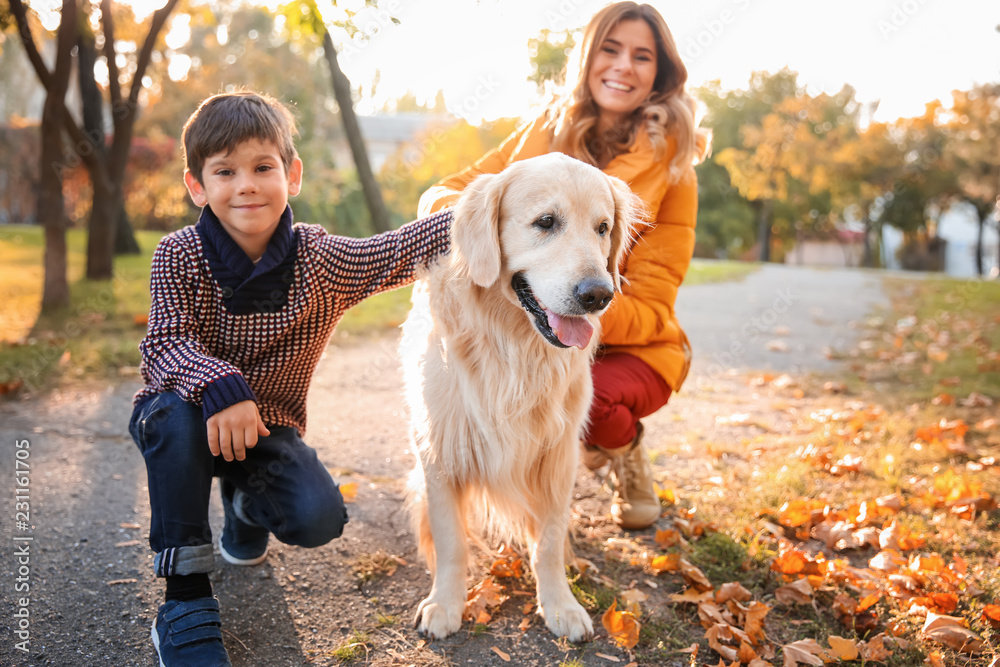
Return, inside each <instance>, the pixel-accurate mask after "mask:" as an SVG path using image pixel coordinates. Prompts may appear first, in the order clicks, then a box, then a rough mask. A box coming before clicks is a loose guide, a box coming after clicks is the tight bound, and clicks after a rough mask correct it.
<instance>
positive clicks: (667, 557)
mask: <svg viewBox="0 0 1000 667" xmlns="http://www.w3.org/2000/svg"><path fill="white" fill-rule="evenodd" d="M680 567H681V556H680V554H664V555H662V556H656V557H655V558H653V560H652V561H650V563H649V569H650V570H652V571H653V573H654V574H659V573H660V572H674V571H676V570H679V569H680Z"/></svg>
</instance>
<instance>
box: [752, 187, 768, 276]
mask: <svg viewBox="0 0 1000 667" xmlns="http://www.w3.org/2000/svg"><path fill="white" fill-rule="evenodd" d="M754 208H756V209H757V240H758V241H759V242H760V261H762V262H770V261H771V201H770V200H767V201H755V202H754Z"/></svg>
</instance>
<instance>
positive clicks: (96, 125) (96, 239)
mask: <svg viewBox="0 0 1000 667" xmlns="http://www.w3.org/2000/svg"><path fill="white" fill-rule="evenodd" d="M96 61H97V49H96V46H95V44H94V35H93V33H91V32H90V28H89V26H86V25H83V26H81V28H80V34H79V38H78V40H77V73H78V78H79V81H80V98H81V100H82V107H83V133H84V135H85V136H86V139H87V141H88V142H90V145H89V146H78V147H77V150H78V151H80V150H88V151H91V152H92V153H93V156H94V160H93V161H88V162H87V164H88V165H89V169H88V170H87V171H88V172H89V174H90V182H91V183H92V185H93V195H92V196H91V206H90V220H89V221H88V222H87V279H88V280H108V279H110V278H111V276H112V274H113V272H114V223H115V220H114V218H113V217H112V216H111V215H110V214H109V212H110V211H112V210H114V208H112V205H113V203H114V200H113V196H114V195H113V188H112V186H111V183H110V182H109V180H110V179H109V178H108V150H107V145H106V143H105V136H104V110H103V103H104V100H103V98H102V96H101V91H100V89H99V88H98V87H97V81H96V79H95V78H94V64H95V62H96Z"/></svg>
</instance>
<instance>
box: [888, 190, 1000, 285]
mask: <svg viewBox="0 0 1000 667" xmlns="http://www.w3.org/2000/svg"><path fill="white" fill-rule="evenodd" d="M937 235H938V237H940V238H942V239H944V240H945V241H947V243H946V244H945V251H944V252H945V254H944V272H945V274H946V275H949V276H952V277H953V278H973V277H975V276H976V239H977V236H978V235H979V219H978V218H977V217H976V209H975V207H973V206H972V204H969V203H968V202H961V203H959V204H956V205H954V206H952V207H951V208H949V209H948V210H947V211H945V212H944V213H942V214H941V216H940V217H939V218H938V223H937ZM997 236H998V233H997V224H996V221H993V223H992V224H990V223H987V225H986V228H985V229H984V230H983V273H984V275H987V276H990V275H994V276H995V275H997V267H998V266H1000V263H998V261H997ZM902 244H903V234H902V232H900V231H899V230H898V229H896V228H895V227H891V226H889V225H885V226H884V227H883V228H882V248H883V253H884V259H885V267H886V268H887V269H899V268H901V267H900V264H899V259H898V258H897V257H896V251H897V250H899V247H900V246H901V245H902Z"/></svg>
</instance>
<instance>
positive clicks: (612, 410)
mask: <svg viewBox="0 0 1000 667" xmlns="http://www.w3.org/2000/svg"><path fill="white" fill-rule="evenodd" d="M591 376H592V377H593V379H594V402H593V403H592V404H591V406H590V419H589V426H588V427H587V433H586V435H585V436H584V442H586V443H588V444H591V445H597V446H598V447H603V448H605V449H615V448H617V447H624V446H625V445H627V444H629V443H631V442H632V440H634V439H635V431H636V424H637V423H638V421H639V420H640V419H642V418H643V417H646V416H648V415H651V414H653V413H654V412H656V411H657V410H659V409H660V408H662V407H663V406H664V405H666V404H667V401H668V400H669V399H670V386H669V385H668V384H667V382H666V380H664V379H663V378H662V377H660V376H659V374H658V373H657V372H656V371H654V370H653V369H652V368H650V366H649V364H647V363H646V362H645V361H642V360H641V359H639V358H638V357H633V356H632V355H631V354H625V353H621V352H618V353H612V354H606V355H603V356H598V358H597V359H596V360H595V361H594V365H593V366H592V367H591Z"/></svg>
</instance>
